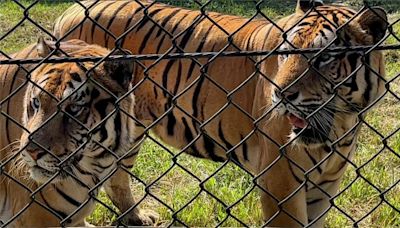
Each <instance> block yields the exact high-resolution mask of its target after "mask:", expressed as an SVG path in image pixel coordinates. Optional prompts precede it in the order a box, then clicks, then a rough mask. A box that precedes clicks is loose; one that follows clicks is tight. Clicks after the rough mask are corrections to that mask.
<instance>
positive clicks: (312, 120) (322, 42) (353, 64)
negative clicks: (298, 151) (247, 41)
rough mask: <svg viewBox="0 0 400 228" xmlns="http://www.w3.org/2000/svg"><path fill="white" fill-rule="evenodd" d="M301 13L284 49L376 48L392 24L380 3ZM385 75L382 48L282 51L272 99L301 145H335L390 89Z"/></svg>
mask: <svg viewBox="0 0 400 228" xmlns="http://www.w3.org/2000/svg"><path fill="white" fill-rule="evenodd" d="M303 6H304V5H303ZM304 7H305V6H304ZM305 11H307V12H305ZM297 14H298V17H297V18H300V19H297V21H296V25H294V26H293V27H292V28H290V29H289V31H288V32H287V34H286V35H287V36H286V39H285V40H284V41H283V42H282V45H281V46H280V50H288V49H298V48H310V49H312V48H316V49H319V50H321V48H332V49H334V48H336V49H340V48H341V47H342V48H343V49H341V50H344V48H345V47H350V46H373V45H376V44H378V43H379V42H380V41H381V39H383V38H384V36H385V33H386V30H387V27H388V24H387V16H386V13H385V11H384V10H383V9H381V8H378V7H373V8H370V9H366V10H364V11H363V12H361V13H359V14H356V13H355V11H353V10H351V9H349V8H347V7H343V6H324V5H321V6H318V7H316V8H315V9H312V10H307V9H305V10H304V9H300V10H298V11H297ZM382 76H384V66H383V56H382V54H381V53H380V52H379V51H372V52H368V51H367V52H365V51H363V50H361V51H360V50H352V51H337V52H327V51H321V52H319V53H307V54H288V55H285V54H282V55H279V56H278V70H277V74H276V77H275V85H276V86H274V88H273V89H272V103H273V105H275V106H276V110H277V113H279V114H280V115H281V116H286V117H287V118H288V122H289V123H290V125H291V133H290V139H291V140H293V141H294V143H295V144H297V145H305V146H317V147H318V146H325V145H328V146H329V145H331V144H332V143H334V142H335V140H338V139H339V138H340V137H341V136H343V135H346V134H351V133H347V132H350V131H352V130H351V129H352V127H353V126H355V125H357V124H358V121H359V120H358V118H357V116H358V115H359V114H364V111H363V110H364V109H365V108H367V107H369V106H370V105H372V104H373V103H375V101H376V100H377V99H378V98H379V97H380V96H381V95H382V94H383V93H384V89H385V81H384V79H383V78H382ZM356 129H358V128H356Z"/></svg>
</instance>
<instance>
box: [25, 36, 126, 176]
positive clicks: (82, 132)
mask: <svg viewBox="0 0 400 228" xmlns="http://www.w3.org/2000/svg"><path fill="white" fill-rule="evenodd" d="M54 48H55V47H54V43H51V44H50V42H49V41H44V40H43V39H39V42H38V44H37V45H36V51H37V54H38V57H46V56H48V55H49V54H51V53H55V52H56V50H55V49H54ZM61 49H62V50H64V51H66V52H67V54H68V56H70V57H76V58H78V57H99V56H106V55H108V54H109V51H108V50H107V49H105V48H102V47H100V46H97V45H89V44H86V43H84V42H82V41H77V40H71V41H68V42H63V43H61ZM58 52H60V51H58ZM55 55H57V56H59V57H61V56H63V55H62V54H58V53H56V54H55ZM132 72H133V64H132V61H123V60H106V61H103V62H102V63H101V64H98V65H97V66H95V63H93V62H83V63H79V64H78V63H75V62H63V63H46V64H40V65H39V66H38V67H37V68H36V69H35V70H34V71H33V72H32V73H31V76H30V78H29V83H28V85H27V87H26V91H25V98H24V104H23V120H22V125H23V127H24V132H23V134H22V136H21V140H20V143H21V149H22V150H23V151H22V153H21V154H22V157H23V160H24V161H25V163H26V164H27V165H28V167H29V171H30V175H31V177H32V178H33V179H34V180H35V181H36V182H38V183H43V182H45V181H47V180H49V179H52V180H53V181H60V180H64V179H67V178H70V177H71V176H75V178H76V177H78V178H79V179H80V180H81V181H83V179H81V178H96V177H97V178H101V176H102V175H104V174H105V171H107V170H110V169H112V168H113V165H114V164H115V161H116V157H115V156H119V155H121V154H120V153H118V152H120V151H124V152H126V151H129V149H130V148H131V147H132V142H131V140H132V139H130V138H129V137H128V135H127V134H128V133H129V132H131V131H132V130H133V129H131V128H132V127H133V126H134V122H133V120H132V118H131V117H129V115H131V116H133V107H134V97H133V95H132V94H131V93H130V94H127V95H124V94H125V93H127V91H128V90H129V87H130V86H129V84H130V81H131V77H132ZM122 95H124V96H122ZM121 96H122V97H121ZM116 107H117V108H116ZM85 183H86V182H85Z"/></svg>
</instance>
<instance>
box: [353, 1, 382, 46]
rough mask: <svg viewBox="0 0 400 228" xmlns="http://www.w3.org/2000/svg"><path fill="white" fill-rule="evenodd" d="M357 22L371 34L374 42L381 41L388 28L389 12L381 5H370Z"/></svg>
mask: <svg viewBox="0 0 400 228" xmlns="http://www.w3.org/2000/svg"><path fill="white" fill-rule="evenodd" d="M356 22H357V23H358V24H359V25H360V26H361V28H362V29H363V30H365V32H366V33H367V34H368V35H370V36H371V37H372V39H373V42H374V43H377V42H379V41H380V40H381V39H382V38H383V37H384V36H385V34H386V30H387V29H388V25H389V23H388V19H387V14H386V12H385V10H384V9H382V8H381V7H370V8H368V9H366V10H365V11H364V12H362V13H361V14H360V15H359V16H358V17H357V18H356Z"/></svg>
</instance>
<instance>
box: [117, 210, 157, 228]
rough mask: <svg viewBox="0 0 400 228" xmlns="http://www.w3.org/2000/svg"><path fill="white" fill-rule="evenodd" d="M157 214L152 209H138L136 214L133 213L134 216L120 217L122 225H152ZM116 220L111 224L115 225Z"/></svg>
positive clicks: (155, 220)
mask: <svg viewBox="0 0 400 228" xmlns="http://www.w3.org/2000/svg"><path fill="white" fill-rule="evenodd" d="M158 218H159V216H158V214H157V213H156V212H154V211H152V210H140V211H139V213H138V214H134V216H129V214H128V215H126V216H125V217H124V218H123V219H122V221H121V222H122V223H123V224H124V225H129V226H133V225H136V226H151V225H154V224H155V223H156V222H157V221H158ZM117 223H118V222H117V221H116V222H114V223H113V225H116V224H117Z"/></svg>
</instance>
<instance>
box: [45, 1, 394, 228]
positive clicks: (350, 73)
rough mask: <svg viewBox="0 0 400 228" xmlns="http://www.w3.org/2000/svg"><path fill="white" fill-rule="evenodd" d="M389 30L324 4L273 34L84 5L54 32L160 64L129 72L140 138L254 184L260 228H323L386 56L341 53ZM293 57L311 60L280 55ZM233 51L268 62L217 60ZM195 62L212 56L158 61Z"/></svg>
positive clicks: (158, 8)
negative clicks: (148, 136) (233, 167)
mask: <svg viewBox="0 0 400 228" xmlns="http://www.w3.org/2000/svg"><path fill="white" fill-rule="evenodd" d="M84 7H86V8H88V10H85V9H84ZM88 17H90V18H91V19H89V18H88ZM387 28H388V24H387V14H386V12H385V10H384V9H382V8H380V7H370V8H365V9H363V10H362V11H361V12H358V13H356V11H355V10H353V9H351V8H349V7H346V6H343V5H325V4H324V3H323V2H322V1H308V0H307V1H303V0H299V1H298V3H297V7H296V10H295V12H294V13H293V14H291V15H289V16H286V17H283V18H281V19H279V20H276V21H274V22H272V21H269V20H266V19H262V18H255V19H248V18H243V17H240V16H234V15H226V14H221V13H217V12H208V11H206V12H204V10H202V11H199V10H191V9H185V8H180V7H175V6H170V5H166V4H162V3H158V2H152V1H143V0H142V1H129V0H119V1H111V0H103V1H93V0H86V1H81V2H80V3H79V4H75V5H72V6H71V7H70V8H68V9H67V10H66V11H65V12H64V13H63V14H62V15H61V16H60V17H59V18H58V19H57V20H56V22H55V25H54V30H53V34H54V36H55V38H56V39H57V40H69V39H81V40H84V41H85V42H88V43H94V44H98V45H102V46H104V47H107V48H110V49H113V48H117V47H122V48H125V49H128V50H130V51H131V52H132V53H133V54H135V55H140V56H142V55H148V54H159V55H160V56H161V57H159V58H158V59H156V60H151V59H150V60H149V59H145V60H138V59H136V60H135V62H138V64H137V65H138V67H137V68H135V70H134V75H135V78H134V80H133V81H132V83H133V86H134V87H135V90H134V94H135V98H136V106H135V114H136V116H137V118H138V120H140V122H141V124H142V125H143V127H142V128H140V127H138V129H137V131H138V134H139V135H142V134H143V132H147V131H148V130H151V131H152V132H153V134H155V135H156V136H157V137H158V138H159V139H160V140H161V141H163V142H165V143H166V144H168V145H170V146H172V147H174V148H177V149H179V150H181V151H183V152H186V153H188V154H190V155H193V156H196V157H200V158H205V159H211V160H213V161H216V162H226V161H229V162H233V163H235V164H237V165H239V166H241V167H243V168H245V169H246V170H248V171H249V172H251V173H252V174H253V175H254V179H255V184H256V187H257V188H258V189H259V190H260V194H261V197H260V198H261V205H262V211H263V218H264V220H265V224H264V225H267V226H278V227H279V226H285V227H295V226H315V227H322V226H323V224H324V220H325V218H326V215H327V211H329V209H330V208H331V205H330V200H331V199H332V198H333V197H334V196H335V194H336V193H337V192H338V189H339V184H340V182H341V179H342V177H343V174H344V171H345V170H346V167H347V164H348V162H347V161H351V159H352V157H353V156H354V151H355V148H356V144H357V143H356V142H357V137H358V136H359V132H360V126H361V125H362V122H361V121H362V120H361V119H362V118H363V116H364V115H365V113H366V111H365V110H366V108H367V107H368V110H370V109H369V108H370V107H371V106H372V105H373V104H375V103H376V102H377V101H378V100H379V99H380V97H381V96H382V95H383V94H384V93H385V79H384V75H385V71H384V56H383V54H382V53H381V52H380V51H378V50H373V51H370V52H366V54H364V52H363V51H360V50H359V49H355V50H350V51H343V47H349V46H359V45H367V46H371V45H378V44H380V43H381V42H382V41H381V40H383V39H384V38H385V34H386V31H387ZM298 48H300V49H303V48H304V49H310V48H311V50H310V51H309V52H307V53H305V54H299V53H293V54H286V53H288V52H290V51H291V50H293V49H298ZM322 48H324V50H322V51H321V49H322ZM325 48H337V49H336V51H326V50H325ZM314 49H318V50H320V52H318V53H315V52H314V53H312V52H311V51H312V50H314ZM238 50H244V51H269V53H270V54H265V52H264V53H261V55H260V56H250V57H249V56H247V57H246V56H244V57H243V56H229V57H228V56H221V55H220V54H219V53H220V52H222V51H228V52H229V51H238ZM198 52H205V53H216V54H215V55H214V56H211V57H210V55H206V56H205V57H203V58H194V57H192V58H190V57H188V58H175V59H166V58H162V57H163V56H164V55H165V54H169V53H178V54H179V53H198ZM271 52H272V53H271ZM274 52H275V54H274ZM127 191H128V190H127ZM121 197H123V196H121ZM249 216H251V215H249Z"/></svg>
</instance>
